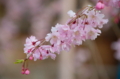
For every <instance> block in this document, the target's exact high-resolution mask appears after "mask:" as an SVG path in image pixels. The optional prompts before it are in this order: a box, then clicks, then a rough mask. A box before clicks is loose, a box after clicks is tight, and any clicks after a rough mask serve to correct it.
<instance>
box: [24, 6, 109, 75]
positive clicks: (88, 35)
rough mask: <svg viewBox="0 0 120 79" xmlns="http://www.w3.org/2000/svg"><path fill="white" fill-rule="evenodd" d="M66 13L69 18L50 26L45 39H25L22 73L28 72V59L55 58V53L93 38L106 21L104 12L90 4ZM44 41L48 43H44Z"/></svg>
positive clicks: (99, 32) (98, 33) (33, 37)
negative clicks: (49, 31) (24, 57)
mask: <svg viewBox="0 0 120 79" xmlns="http://www.w3.org/2000/svg"><path fill="white" fill-rule="evenodd" d="M68 14H69V16H70V17H71V19H70V20H68V21H67V23H66V24H64V25H62V24H56V25H55V27H52V29H51V33H48V34H47V36H46V37H45V39H41V40H38V39H36V37H35V36H31V37H29V38H27V39H26V43H25V44H24V46H25V48H24V53H26V54H27V58H26V59H25V60H24V63H23V67H22V74H29V73H30V72H29V71H28V68H27V67H26V63H25V62H26V61H27V60H28V59H30V60H32V59H34V61H36V60H38V59H40V60H44V59H46V58H48V57H51V58H52V59H55V58H56V54H60V52H61V51H69V50H70V49H71V47H72V46H76V45H81V44H82V42H83V41H85V40H88V39H91V40H95V39H96V38H97V36H99V35H100V34H101V30H100V28H102V27H103V25H104V24H106V23H107V22H108V19H104V14H101V13H100V11H98V10H96V7H92V6H87V7H85V8H84V9H83V10H82V11H78V12H77V13H74V12H73V11H72V10H70V11H68ZM46 42H49V43H50V44H49V45H46Z"/></svg>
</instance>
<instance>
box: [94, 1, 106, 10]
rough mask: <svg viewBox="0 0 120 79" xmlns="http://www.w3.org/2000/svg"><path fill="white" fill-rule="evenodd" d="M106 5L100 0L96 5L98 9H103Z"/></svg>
mask: <svg viewBox="0 0 120 79" xmlns="http://www.w3.org/2000/svg"><path fill="white" fill-rule="evenodd" d="M104 7H105V5H104V4H103V3H102V2H98V3H97V4H96V6H95V8H96V9H97V10H102V9H103V8H104Z"/></svg>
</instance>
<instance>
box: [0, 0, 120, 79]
mask: <svg viewBox="0 0 120 79" xmlns="http://www.w3.org/2000/svg"><path fill="white" fill-rule="evenodd" d="M97 1H98V0H0V79H120V77H119V76H120V68H119V64H120V63H119V61H120V58H119V57H120V54H119V53H120V52H119V51H118V50H120V42H117V41H118V39H119V37H120V13H119V12H120V11H119V10H120V8H119V6H120V5H116V4H115V3H113V2H112V1H115V0H104V2H105V4H106V7H105V9H104V10H102V12H103V13H104V14H105V17H106V18H108V19H109V23H108V24H106V25H104V27H103V28H102V29H101V30H102V34H101V35H100V36H99V37H98V38H97V39H96V40H95V41H90V40H87V41H86V42H84V43H83V45H81V46H76V47H75V48H72V49H71V50H70V51H69V52H61V54H60V55H57V57H56V60H52V59H50V58H48V59H46V60H43V61H41V60H39V61H35V62H34V61H29V69H30V71H31V73H30V75H22V74H21V68H22V64H14V62H15V61H16V59H24V58H25V57H26V54H24V51H23V48H24V43H25V39H26V38H27V37H29V36H31V35H34V36H36V37H37V38H38V39H41V38H44V37H45V36H46V34H47V33H49V32H50V29H51V27H52V26H55V25H56V24H57V23H61V24H65V23H66V21H67V20H68V19H69V16H68V15H67V12H68V11H69V10H73V11H75V12H77V11H78V10H79V9H81V8H82V7H84V6H87V5H95V4H96V2H97ZM116 1H117V0H116ZM118 1H119V0H118ZM119 4H120V1H119ZM110 5H111V6H110Z"/></svg>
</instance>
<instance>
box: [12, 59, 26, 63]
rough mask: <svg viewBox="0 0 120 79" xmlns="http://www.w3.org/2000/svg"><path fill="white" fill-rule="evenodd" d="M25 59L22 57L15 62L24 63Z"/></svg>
mask: <svg viewBox="0 0 120 79" xmlns="http://www.w3.org/2000/svg"><path fill="white" fill-rule="evenodd" d="M23 62H24V59H20V60H16V62H14V64H19V63H23Z"/></svg>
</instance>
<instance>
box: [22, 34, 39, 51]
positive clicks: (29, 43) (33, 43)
mask: <svg viewBox="0 0 120 79" xmlns="http://www.w3.org/2000/svg"><path fill="white" fill-rule="evenodd" d="M39 44H40V41H38V40H37V39H36V38H35V36H31V37H30V38H27V39H26V44H24V46H25V48H24V53H31V52H32V51H33V50H34V49H35V47H37V46H38V45H39Z"/></svg>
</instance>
